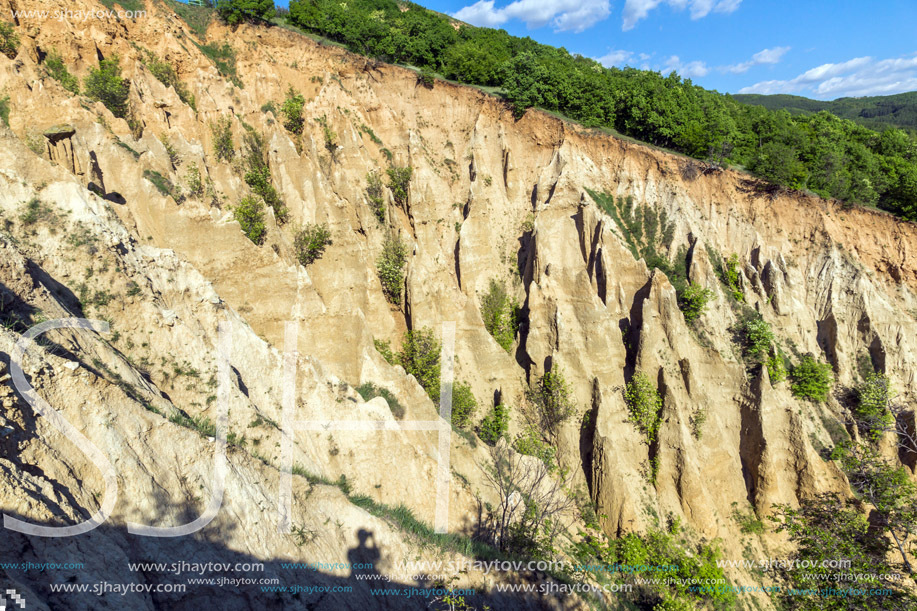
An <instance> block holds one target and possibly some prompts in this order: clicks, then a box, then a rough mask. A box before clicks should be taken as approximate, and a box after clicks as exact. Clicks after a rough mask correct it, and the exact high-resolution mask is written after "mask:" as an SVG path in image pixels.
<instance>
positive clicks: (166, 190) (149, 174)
mask: <svg viewBox="0 0 917 611" xmlns="http://www.w3.org/2000/svg"><path fill="white" fill-rule="evenodd" d="M143 177H144V178H146V179H147V180H148V181H150V182H151V183H153V186H154V187H156V190H157V191H159V193H160V194H161V195H163V196H164V197H168V196H169V195H172V189H174V188H175V187H174V185H173V184H172V181H170V180H169V179H168V178H166V177H165V176H163V175H162V174H160V173H159V172H157V171H156V170H144V171H143Z"/></svg>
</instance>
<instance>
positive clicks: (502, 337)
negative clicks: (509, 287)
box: [481, 280, 519, 352]
mask: <svg viewBox="0 0 917 611" xmlns="http://www.w3.org/2000/svg"><path fill="white" fill-rule="evenodd" d="M481 317H482V318H483V319H484V328H485V329H487V332H488V333H490V334H491V335H492V336H493V338H494V339H495V340H496V341H497V343H498V344H499V345H500V347H501V348H503V349H504V350H506V351H507V352H509V351H510V350H511V349H512V347H513V341H514V340H515V339H516V331H517V329H518V327H519V323H518V318H519V306H518V305H517V304H516V302H515V301H514V300H513V299H512V298H511V297H510V296H509V295H508V294H507V293H506V287H505V286H504V285H503V283H502V282H500V281H497V280H491V281H490V287H489V288H488V291H487V293H486V294H485V295H484V297H483V298H482V299H481Z"/></svg>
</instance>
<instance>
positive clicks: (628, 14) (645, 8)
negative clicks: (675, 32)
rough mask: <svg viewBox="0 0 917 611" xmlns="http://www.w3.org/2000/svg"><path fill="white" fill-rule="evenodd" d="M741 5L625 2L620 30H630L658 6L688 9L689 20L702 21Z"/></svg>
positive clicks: (714, 0) (727, 1)
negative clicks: (664, 5)
mask: <svg viewBox="0 0 917 611" xmlns="http://www.w3.org/2000/svg"><path fill="white" fill-rule="evenodd" d="M741 3H742V0H627V1H626V2H625V3H624V15H623V21H622V23H621V29H622V30H624V31H625V32H626V31H627V30H632V29H633V28H634V26H635V25H637V22H638V21H640V20H641V19H643V18H645V17H646V16H647V15H649V13H650V11H652V10H653V9H655V8H656V7H657V6H659V5H660V4H668V5H669V6H671V7H672V8H674V9H676V10H679V11H683V10H685V9H689V12H690V14H691V19H703V18H704V17H706V16H707V15H709V14H710V13H711V12H713V13H732V12H733V11H735V10H736V9H738V8H739V5H740V4H741Z"/></svg>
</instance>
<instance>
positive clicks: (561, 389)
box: [525, 365, 576, 438]
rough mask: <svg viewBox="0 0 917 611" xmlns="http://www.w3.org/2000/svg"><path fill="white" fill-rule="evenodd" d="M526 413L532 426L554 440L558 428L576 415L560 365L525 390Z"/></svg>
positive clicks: (574, 404)
mask: <svg viewBox="0 0 917 611" xmlns="http://www.w3.org/2000/svg"><path fill="white" fill-rule="evenodd" d="M525 398H526V399H527V400H528V406H527V411H528V414H529V419H530V421H531V424H532V425H533V426H537V427H539V430H541V431H543V432H544V433H545V434H546V435H548V436H550V437H551V438H556V437H557V434H558V433H559V432H560V426H561V425H562V424H563V423H564V422H566V421H567V420H569V419H570V417H571V416H573V414H575V413H576V400H575V399H574V397H573V390H572V389H571V388H570V385H569V384H568V383H567V380H566V378H565V377H564V371H563V369H562V368H561V367H560V365H555V366H554V367H553V368H552V369H551V370H550V371H547V372H545V373H544V375H542V376H540V377H539V378H538V379H537V380H535V381H534V382H533V383H532V384H530V385H529V387H528V389H526V393H525Z"/></svg>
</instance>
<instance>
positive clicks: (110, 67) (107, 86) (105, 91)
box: [83, 55, 130, 119]
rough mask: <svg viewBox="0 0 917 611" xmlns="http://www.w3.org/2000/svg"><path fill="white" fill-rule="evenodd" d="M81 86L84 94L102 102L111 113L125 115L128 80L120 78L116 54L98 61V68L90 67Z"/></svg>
mask: <svg viewBox="0 0 917 611" xmlns="http://www.w3.org/2000/svg"><path fill="white" fill-rule="evenodd" d="M83 87H84V88H85V90H86V95H88V96H89V97H90V98H92V99H94V100H98V101H100V102H102V104H104V105H105V108H107V109H108V110H110V111H111V114H113V115H115V116H116V117H119V118H121V119H124V118H126V117H127V96H128V94H129V93H130V82H129V81H128V80H127V79H123V78H121V66H120V63H119V59H118V56H117V55H113V56H112V57H110V58H108V59H103V60H102V61H100V62H99V67H98V68H92V69H90V70H89V75H88V76H87V77H86V80H85V82H84V84H83Z"/></svg>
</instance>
